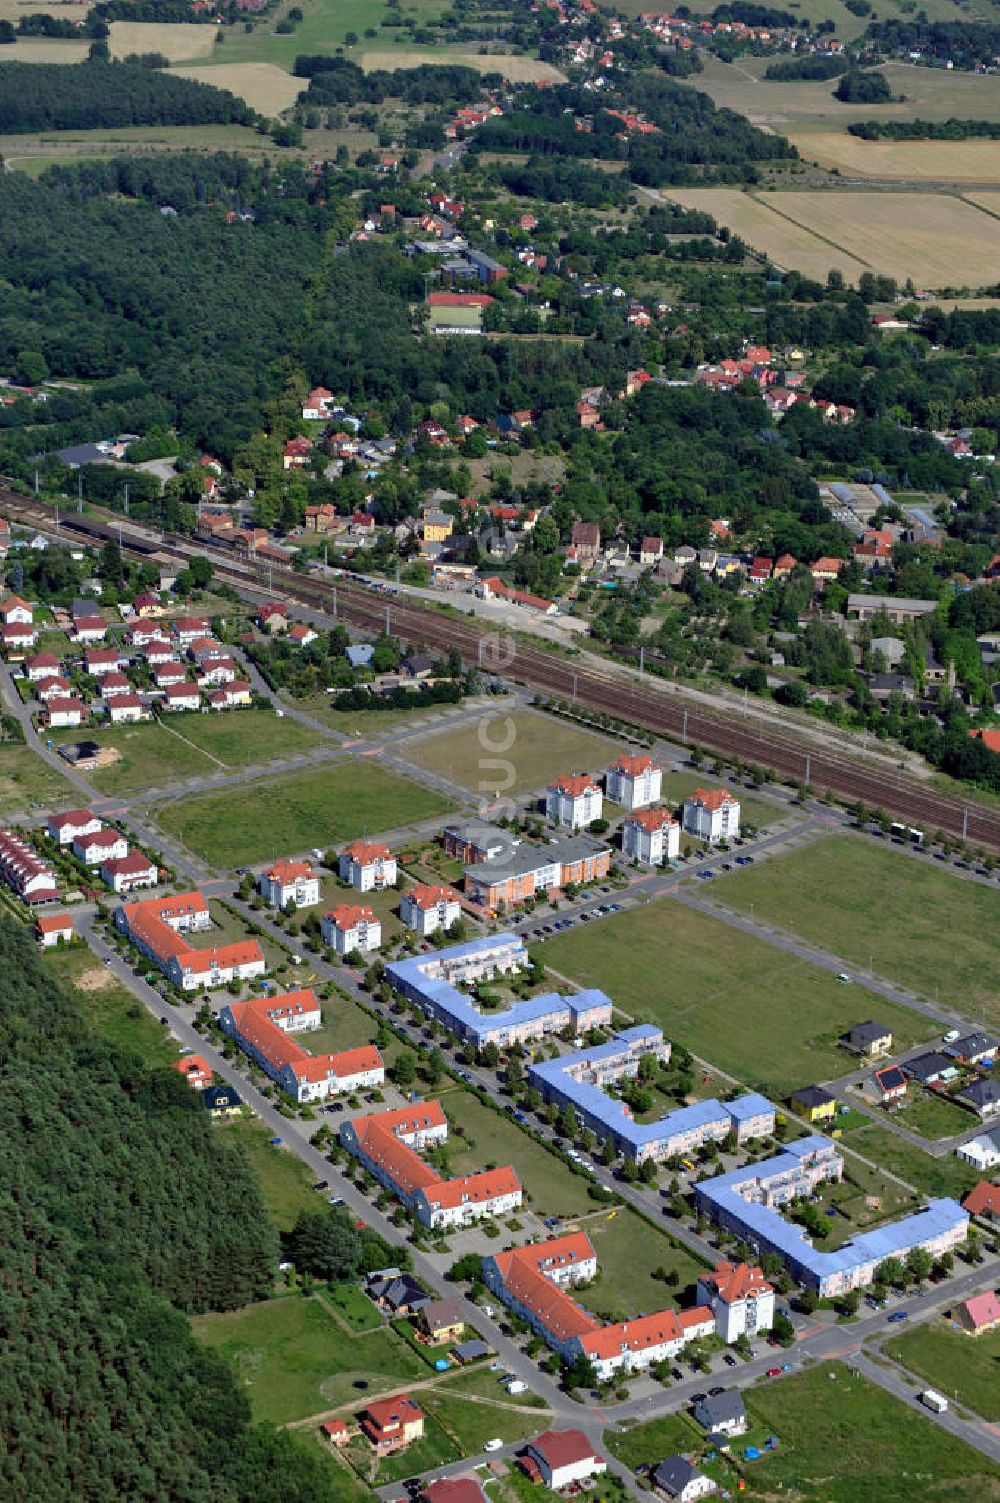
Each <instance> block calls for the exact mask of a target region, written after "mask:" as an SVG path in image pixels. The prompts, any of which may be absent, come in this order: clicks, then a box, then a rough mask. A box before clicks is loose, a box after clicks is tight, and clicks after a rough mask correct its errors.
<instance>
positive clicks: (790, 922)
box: [712, 835, 1000, 1026]
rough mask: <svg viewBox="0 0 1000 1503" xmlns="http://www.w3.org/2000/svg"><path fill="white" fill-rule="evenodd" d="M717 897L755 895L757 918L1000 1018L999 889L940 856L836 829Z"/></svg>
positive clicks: (715, 889)
mask: <svg viewBox="0 0 1000 1503" xmlns="http://www.w3.org/2000/svg"><path fill="white" fill-rule="evenodd" d="M712 895H713V897H715V898H718V899H719V900H720V901H721V902H723V903H727V904H731V905H732V906H733V907H734V908H741V909H749V907H750V905H751V903H752V904H753V907H754V913H755V914H756V916H757V917H758V918H765V919H768V920H770V921H771V922H772V923H774V924H777V925H778V926H779V927H790V928H793V929H794V931H795V933H796V934H797V935H800V936H802V937H804V938H806V939H809V940H812V941H813V942H814V943H816V944H818V945H822V946H823V947H824V949H827V950H833V951H834V952H835V953H836V954H838V955H842V956H843V957H844V959H845V960H846V961H848V962H849V963H850V964H851V965H854V966H858V967H861V968H867V966H868V965H869V964H870V963H873V964H874V966H875V970H876V971H877V972H878V973H879V975H882V976H891V977H893V978H894V979H895V980H897V981H901V982H903V983H904V984H905V985H907V986H912V987H914V988H916V989H918V990H919V991H921V992H923V993H924V994H925V995H929V996H934V995H935V994H936V995H937V996H939V997H940V999H941V1000H942V1001H945V1002H950V1003H952V1004H953V1005H954V1006H956V1007H958V1008H961V1009H962V1010H963V1011H964V1012H965V1013H966V1015H967V1016H968V1017H969V1018H970V1019H971V1020H973V1021H975V1022H977V1023H988V1024H992V1025H994V1026H995V1025H996V1024H997V1023H1000V1000H998V993H997V989H996V986H995V984H994V975H993V973H994V969H995V966H994V962H995V959H996V942H995V935H996V933H997V930H998V928H1000V892H997V891H996V890H995V889H993V888H989V887H986V886H985V885H983V884H981V883H978V882H969V881H966V880H964V879H963V878H961V877H957V876H953V875H951V874H950V873H949V872H947V871H943V870H942V869H941V866H940V865H939V864H938V863H937V862H931V861H927V862H925V861H922V860H916V859H914V858H913V857H909V856H906V855H904V854H903V852H901V851H897V850H894V849H893V848H892V847H891V846H887V845H884V844H880V843H875V842H873V841H869V840H865V839H863V838H861V837H859V836H852V835H830V836H828V837H827V838H826V839H825V840H822V841H817V842H815V843H814V844H812V845H810V846H809V847H808V848H806V849H803V850H801V851H795V852H793V853H792V854H791V855H788V856H782V857H780V858H778V859H776V860H773V861H768V862H767V863H766V864H765V865H762V866H759V867H758V868H757V869H756V870H754V871H746V872H741V873H740V874H739V876H738V877H723V878H720V879H718V880H716V881H715V882H714V883H713V884H712ZM878 1006H879V1008H880V1009H881V1006H882V1004H881V1003H879V1004H878ZM875 1016H876V1017H879V1016H881V1013H880V1012H876V1013H875Z"/></svg>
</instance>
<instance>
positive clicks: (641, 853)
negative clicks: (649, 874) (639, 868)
mask: <svg viewBox="0 0 1000 1503" xmlns="http://www.w3.org/2000/svg"><path fill="white" fill-rule="evenodd" d="M680 848H681V827H680V825H679V824H678V823H677V821H676V819H674V817H673V815H672V814H671V813H670V810H669V809H639V810H637V812H636V813H635V814H632V815H630V816H629V818H628V819H626V820H625V821H624V822H623V824H622V854H623V855H625V856H630V857H631V858H632V860H633V861H642V862H644V863H645V864H646V865H647V866H660V865H661V864H662V862H664V861H674V860H675V859H676V858H677V856H678V855H679V854H680Z"/></svg>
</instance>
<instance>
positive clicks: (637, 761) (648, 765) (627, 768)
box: [605, 756, 663, 813]
mask: <svg viewBox="0 0 1000 1503" xmlns="http://www.w3.org/2000/svg"><path fill="white" fill-rule="evenodd" d="M662 786H663V769H662V768H661V767H656V766H654V765H653V760H652V758H651V757H647V756H637V757H619V758H618V760H617V762H612V764H611V766H610V767H609V768H608V772H607V777H606V779H605V791H606V793H607V796H608V798H609V799H610V801H611V802H612V803H613V804H621V805H622V807H623V808H625V809H628V811H629V813H631V812H632V811H633V810H634V809H648V808H649V806H650V804H655V803H656V802H657V801H658V800H659V797H660V790H661V788H662Z"/></svg>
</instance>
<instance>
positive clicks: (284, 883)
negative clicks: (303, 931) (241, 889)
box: [258, 861, 319, 908]
mask: <svg viewBox="0 0 1000 1503" xmlns="http://www.w3.org/2000/svg"><path fill="white" fill-rule="evenodd" d="M258 886H259V888H260V893H261V896H262V897H263V899H264V901H265V902H266V903H270V904H271V906H272V908H284V907H285V905H286V904H287V903H294V904H295V906H296V908H311V907H313V906H314V905H315V904H316V903H318V902H319V878H318V877H317V875H316V873H315V872H314V871H313V869H312V867H311V866H309V865H308V864H307V863H305V862H299V861H279V862H278V863H277V864H276V865H275V866H273V867H272V868H271V870H270V871H269V872H262V873H261V875H260V878H259V879H258Z"/></svg>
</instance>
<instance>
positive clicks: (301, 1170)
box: [221, 1117, 324, 1232]
mask: <svg viewBox="0 0 1000 1503" xmlns="http://www.w3.org/2000/svg"><path fill="white" fill-rule="evenodd" d="M221 1131H222V1132H224V1134H225V1138H224V1141H225V1142H229V1143H239V1144H240V1145H241V1147H242V1148H243V1151H244V1152H245V1153H246V1156H247V1158H248V1159H249V1160H250V1164H251V1167H252V1168H253V1171H254V1173H255V1174H256V1176H257V1179H258V1180H259V1182H260V1188H261V1191H262V1193H263V1196H264V1200H265V1202H266V1203H267V1208H268V1210H269V1211H270V1213H271V1216H272V1218H273V1220H274V1222H275V1224H276V1225H277V1227H278V1229H279V1231H282V1232H287V1231H290V1230H291V1228H292V1226H293V1225H294V1224H295V1219H296V1217H297V1216H298V1214H299V1212H300V1211H315V1210H317V1209H318V1208H319V1207H321V1206H322V1205H323V1204H324V1202H323V1199H322V1197H321V1196H320V1195H319V1193H318V1191H316V1190H314V1189H313V1178H312V1175H311V1174H310V1173H309V1170H308V1169H307V1168H306V1166H305V1164H303V1162H302V1160H301V1159H298V1158H295V1157H294V1155H292V1154H291V1153H288V1152H287V1151H286V1150H285V1149H284V1148H274V1147H272V1146H271V1133H270V1131H269V1129H268V1128H266V1127H265V1126H264V1124H263V1122H261V1121H259V1120H258V1118H256V1117H236V1118H233V1119H232V1120H231V1121H228V1122H226V1123H225V1124H223V1126H222V1128H221Z"/></svg>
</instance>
